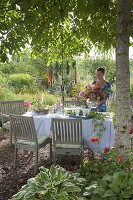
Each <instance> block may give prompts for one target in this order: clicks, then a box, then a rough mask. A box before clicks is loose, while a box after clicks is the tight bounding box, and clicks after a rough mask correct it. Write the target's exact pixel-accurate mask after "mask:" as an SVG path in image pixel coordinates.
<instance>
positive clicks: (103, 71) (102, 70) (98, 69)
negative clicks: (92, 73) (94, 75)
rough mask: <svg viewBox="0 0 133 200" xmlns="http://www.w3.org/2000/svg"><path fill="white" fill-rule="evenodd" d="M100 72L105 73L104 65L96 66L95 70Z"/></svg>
mask: <svg viewBox="0 0 133 200" xmlns="http://www.w3.org/2000/svg"><path fill="white" fill-rule="evenodd" d="M99 71H100V72H102V74H105V67H99V68H97V72H99Z"/></svg>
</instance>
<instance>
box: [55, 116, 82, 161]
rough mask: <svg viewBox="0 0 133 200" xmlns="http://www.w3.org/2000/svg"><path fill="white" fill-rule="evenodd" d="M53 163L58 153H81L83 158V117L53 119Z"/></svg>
mask: <svg viewBox="0 0 133 200" xmlns="http://www.w3.org/2000/svg"><path fill="white" fill-rule="evenodd" d="M52 135H53V136H52V139H53V163H54V164H55V163H56V155H59V154H61V155H80V156H81V163H82V160H83V138H82V120H81V119H72V118H71V119H70V118H69V119H64V118H63V119H62V118H53V119H52Z"/></svg>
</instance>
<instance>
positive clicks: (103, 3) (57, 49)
mask: <svg viewBox="0 0 133 200" xmlns="http://www.w3.org/2000/svg"><path fill="white" fill-rule="evenodd" d="M0 11H1V35H2V36H1V37H2V39H1V54H0V58H1V61H2V62H5V61H6V60H7V55H8V53H10V55H13V54H14V52H17V51H20V49H21V47H22V48H25V46H26V44H30V45H31V47H32V50H33V52H34V54H35V53H37V52H38V53H43V55H44V57H45V58H46V57H47V58H48V59H49V63H50V62H51V61H53V60H59V61H61V59H62V56H61V54H62V51H63V50H62V47H64V54H65V57H72V56H73V55H79V54H81V53H82V52H85V53H86V54H88V51H89V50H90V49H91V47H92V44H94V45H96V46H98V47H99V48H101V49H107V50H108V49H110V48H111V47H112V46H113V47H114V46H115V44H116V41H115V40H116V37H115V35H116V33H115V27H116V2H115V1H113V0H111V1H107V0H100V1H98V3H97V2H96V1H93V0H90V1H87V0H83V2H82V4H81V2H80V1H75V0H71V1H69V2H68V1H67V0H64V1H62V2H58V1H56V2H53V1H52V0H49V1H48V2H45V1H40V0H37V1H26V0H24V1H23V0H20V1H17V2H13V1H11V0H8V1H7V0H5V1H4V3H3V1H2V2H1V3H0ZM33 19H34V20H33ZM99 19H100V20H99ZM20 27H21V28H20ZM9 30H10V31H9ZM29 38H30V39H29ZM62 43H63V44H62Z"/></svg>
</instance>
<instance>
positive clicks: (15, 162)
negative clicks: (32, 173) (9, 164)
mask: <svg viewBox="0 0 133 200" xmlns="http://www.w3.org/2000/svg"><path fill="white" fill-rule="evenodd" d="M17 152H18V148H16V147H15V155H14V156H15V158H14V167H15V168H16V166H17Z"/></svg>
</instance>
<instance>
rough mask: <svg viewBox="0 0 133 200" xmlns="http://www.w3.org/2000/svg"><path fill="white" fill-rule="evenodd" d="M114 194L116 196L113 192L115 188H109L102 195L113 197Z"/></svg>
mask: <svg viewBox="0 0 133 200" xmlns="http://www.w3.org/2000/svg"><path fill="white" fill-rule="evenodd" d="M113 196H115V193H114V192H113V190H111V189H110V190H107V191H106V192H105V194H104V195H103V196H102V197H113Z"/></svg>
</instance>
